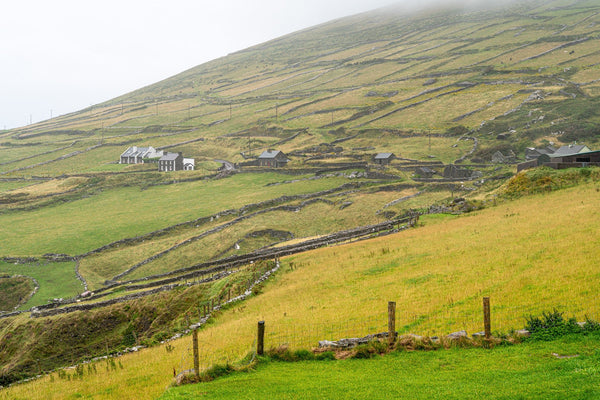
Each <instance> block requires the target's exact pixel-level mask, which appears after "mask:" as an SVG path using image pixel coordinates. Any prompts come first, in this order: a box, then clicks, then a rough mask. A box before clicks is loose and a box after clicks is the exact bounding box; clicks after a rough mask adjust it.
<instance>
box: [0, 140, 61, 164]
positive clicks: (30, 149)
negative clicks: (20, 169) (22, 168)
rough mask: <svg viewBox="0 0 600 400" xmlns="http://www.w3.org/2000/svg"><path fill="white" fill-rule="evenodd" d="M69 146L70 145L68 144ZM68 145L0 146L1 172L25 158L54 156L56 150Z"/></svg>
mask: <svg viewBox="0 0 600 400" xmlns="http://www.w3.org/2000/svg"><path fill="white" fill-rule="evenodd" d="M69 144H70V143H69ZM69 144H62V143H51V144H48V145H38V146H22V147H21V146H19V147H16V146H15V147H12V146H0V155H1V156H2V164H4V165H2V170H6V169H12V168H14V165H15V164H17V162H18V161H19V160H21V159H23V158H26V157H32V159H33V156H38V155H39V154H41V153H47V152H53V153H52V154H56V153H57V152H58V149H60V148H62V147H65V146H68V145H69Z"/></svg>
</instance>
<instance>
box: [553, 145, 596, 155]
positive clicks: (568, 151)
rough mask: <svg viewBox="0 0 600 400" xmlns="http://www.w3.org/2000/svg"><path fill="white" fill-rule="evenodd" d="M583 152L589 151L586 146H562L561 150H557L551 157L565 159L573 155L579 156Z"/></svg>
mask: <svg viewBox="0 0 600 400" xmlns="http://www.w3.org/2000/svg"><path fill="white" fill-rule="evenodd" d="M586 149H587V150H586ZM583 151H589V148H588V147H587V146H586V145H584V144H570V145H568V146H562V147H561V148H560V149H558V150H556V151H555V152H554V153H553V154H551V156H552V157H564V156H570V155H573V154H579V153H581V152H583Z"/></svg>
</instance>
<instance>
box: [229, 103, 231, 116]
mask: <svg viewBox="0 0 600 400" xmlns="http://www.w3.org/2000/svg"><path fill="white" fill-rule="evenodd" d="M229 119H231V103H229Z"/></svg>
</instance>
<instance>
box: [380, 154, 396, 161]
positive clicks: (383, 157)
mask: <svg viewBox="0 0 600 400" xmlns="http://www.w3.org/2000/svg"><path fill="white" fill-rule="evenodd" d="M393 155H394V153H379V154H377V155H376V156H375V159H376V160H385V159H387V158H390V157H391V156H393Z"/></svg>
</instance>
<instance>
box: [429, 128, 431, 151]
mask: <svg viewBox="0 0 600 400" xmlns="http://www.w3.org/2000/svg"><path fill="white" fill-rule="evenodd" d="M429 152H431V131H429Z"/></svg>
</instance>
